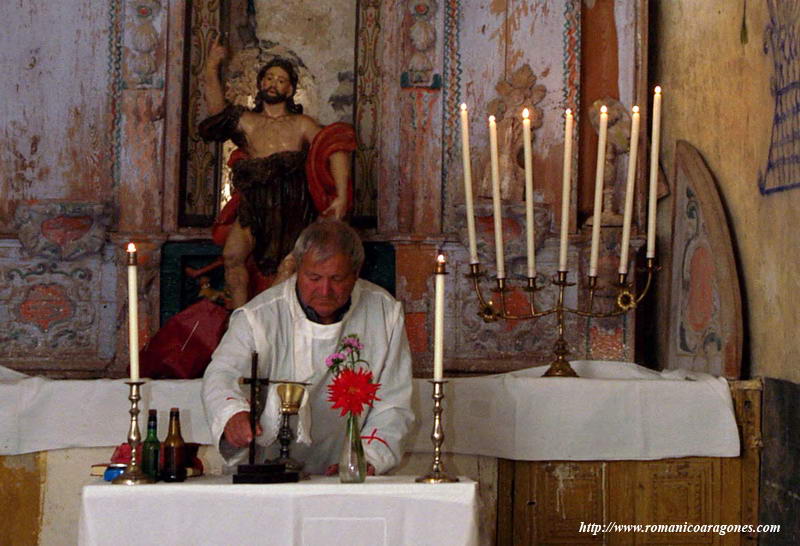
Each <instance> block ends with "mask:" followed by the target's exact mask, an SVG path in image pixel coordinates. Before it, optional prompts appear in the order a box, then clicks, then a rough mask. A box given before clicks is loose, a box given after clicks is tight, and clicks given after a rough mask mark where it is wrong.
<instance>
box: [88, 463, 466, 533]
mask: <svg viewBox="0 0 800 546" xmlns="http://www.w3.org/2000/svg"><path fill="white" fill-rule="evenodd" d="M413 480H414V478H413V477H409V476H375V477H368V478H367V481H366V483H360V484H343V483H339V479H338V478H324V477H319V476H317V477H312V478H311V480H307V481H301V482H300V483H294V484H266V485H254V484H231V483H230V481H231V479H230V477H229V476H228V477H224V476H222V477H220V476H207V477H201V478H192V479H191V480H189V481H187V482H185V483H178V484H174V483H172V484H170V483H157V484H154V485H147V486H137V487H120V486H115V485H110V484H97V485H88V486H86V487H84V488H83V494H82V502H81V519H80V527H79V538H78V544H80V545H85V546H90V545H98V546H106V545H109V544H113V545H114V546H125V545H128V544H130V545H138V544H142V543H147V544H169V545H172V544H185V545H192V546H196V545H205V544H208V545H215V546H216V545H223V544H259V545H275V546H286V545H292V544H298V545H299V544H302V545H304V546H339V545H341V546H360V545H362V544H369V545H370V546H407V545H414V546H424V545H430V546H450V545H452V546H477V544H478V527H477V503H478V499H477V487H476V486H477V484H476V483H475V482H473V481H472V480H469V479H465V478H461V482H459V483H445V484H438V485H430V484H422V483H414V481H413Z"/></svg>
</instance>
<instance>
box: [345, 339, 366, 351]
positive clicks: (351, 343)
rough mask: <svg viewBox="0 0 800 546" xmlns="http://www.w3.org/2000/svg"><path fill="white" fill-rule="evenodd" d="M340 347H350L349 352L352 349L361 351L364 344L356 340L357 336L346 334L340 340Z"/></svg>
mask: <svg viewBox="0 0 800 546" xmlns="http://www.w3.org/2000/svg"><path fill="white" fill-rule="evenodd" d="M342 347H347V348H350V352H352V351H353V350H356V351H361V350H363V349H364V345H362V344H361V342H360V341H359V340H358V336H348V337H346V338H344V339H343V340H342Z"/></svg>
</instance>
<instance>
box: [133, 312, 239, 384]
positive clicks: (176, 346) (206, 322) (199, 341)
mask: <svg viewBox="0 0 800 546" xmlns="http://www.w3.org/2000/svg"><path fill="white" fill-rule="evenodd" d="M228 315H229V312H228V310H227V309H225V308H224V307H222V306H220V305H217V304H214V303H211V302H210V301H208V300H206V299H203V300H200V301H199V302H197V303H195V304H192V305H190V306H189V307H187V308H186V309H184V310H183V311H181V312H180V313H178V314H176V315H175V316H173V317H172V318H171V319H169V320H168V321H167V322H166V324H164V326H162V327H161V329H160V330H159V331H158V332H156V335H155V336H153V339H151V340H150V342H149V343H148V344H147V345H146V346H145V348H144V349H142V350H141V351H140V352H139V366H140V373H141V375H142V377H149V378H151V379H196V378H198V377H202V376H203V372H205V369H206V366H208V363H209V362H211V353H213V352H214V349H216V347H217V345H218V344H219V340H220V339H222V335H223V334H224V333H225V329H226V328H227V326H228Z"/></svg>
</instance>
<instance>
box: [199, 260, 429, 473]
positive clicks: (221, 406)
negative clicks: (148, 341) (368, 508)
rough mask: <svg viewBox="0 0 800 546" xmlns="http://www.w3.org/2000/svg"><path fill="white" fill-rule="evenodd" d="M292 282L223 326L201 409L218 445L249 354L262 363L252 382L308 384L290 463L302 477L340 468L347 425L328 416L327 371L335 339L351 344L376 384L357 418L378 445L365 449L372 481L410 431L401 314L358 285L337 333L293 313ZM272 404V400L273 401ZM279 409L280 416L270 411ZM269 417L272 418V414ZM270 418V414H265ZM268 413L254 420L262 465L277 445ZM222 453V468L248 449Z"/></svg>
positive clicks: (237, 401)
mask: <svg viewBox="0 0 800 546" xmlns="http://www.w3.org/2000/svg"><path fill="white" fill-rule="evenodd" d="M295 283H296V277H294V276H293V277H291V278H290V279H288V280H287V281H285V282H283V283H281V284H279V285H277V286H274V287H272V288H270V289H269V290H266V291H264V292H262V293H261V294H259V295H258V296H256V297H255V298H253V299H252V300H251V301H249V302H248V303H247V304H246V305H244V306H242V307H240V308H238V309H237V310H236V311H234V313H233V315H231V321H230V326H229V328H228V331H227V332H226V333H225V336H224V337H223V338H222V341H221V342H220V344H219V346H218V347H217V350H216V351H214V355H213V358H212V360H211V364H210V365H209V366H208V368H207V369H206V373H205V376H204V378H203V402H204V404H205V409H206V415H207V416H208V421H209V424H210V426H211V436H212V438H213V439H214V443H215V444H216V443H217V442H218V441H220V440H221V438H222V436H223V432H224V428H225V424H226V423H227V422H228V420H229V419H230V418H231V417H232V416H233V415H234V414H236V413H238V412H240V411H247V410H248V409H249V405H248V402H247V400H246V399H245V398H244V396H242V392H241V388H240V387H239V385H238V381H239V378H240V377H247V376H249V375H250V362H251V354H252V352H253V351H255V352H257V353H258V357H259V372H258V373H259V377H262V378H266V377H268V378H269V379H270V380H271V381H279V380H286V381H300V382H307V383H310V385H309V386H308V387H306V397H305V401H306V403H305V404H304V406H303V407H301V410H300V415H299V419H298V420H299V425H298V426H299V431H300V433H299V435H298V436H299V437H298V440H300V443H296V444H293V446H292V457H293V458H295V459H299V460H301V461H304V462H305V465H306V466H305V470H306V471H309V472H312V473H321V472H324V471H325V469H326V468H327V467H328V466H329V465H330V464H333V463H337V462H338V460H339V452H340V451H341V448H342V443H343V441H344V438H345V433H344V430H345V429H344V423H345V418H344V417H341V416H340V412H339V410H333V409H331V405H332V404H331V402H329V401H328V400H327V398H328V391H327V386H328V385H329V384H330V383H331V380H332V379H333V377H332V375H331V373H330V372H329V370H328V367H327V366H326V364H325V360H326V358H327V357H328V356H329V355H330V354H331V353H334V352H336V351H337V347H338V345H339V342H340V341H341V339H342V338H344V337H346V336H349V335H351V334H356V335H358V337H359V339H360V340H361V343H362V344H363V345H364V349H363V350H362V351H361V358H362V359H363V360H366V361H367V362H368V363H369V370H370V371H372V373H373V376H374V379H373V380H374V381H375V382H376V383H380V389H379V390H378V397H379V398H380V400H379V401H376V402H375V403H374V405H373V407H371V408H370V407H366V408H365V409H364V411H363V413H362V414H361V427H362V428H361V430H362V434H363V435H367V436H371V435H373V431H374V433H375V435H377V436H378V437H380V438H381V439H382V440H383V441H382V442H381V441H377V440H373V441H368V442H365V445H364V451H365V455H366V457H367V461H368V462H370V463H371V464H372V465H373V466H374V467H375V471H376V472H377V473H378V474H382V473H384V472H386V471H388V470H389V469H391V468H392V467H394V466H395V465H397V463H398V462H399V461H400V458H401V457H402V456H403V453H404V447H405V446H404V439H405V437H406V436H407V435H408V432H409V430H410V428H411V426H412V424H413V422H414V414H413V413H412V411H411V390H412V381H411V352H410V351H409V347H408V340H407V338H406V333H405V326H404V314H403V309H402V306H401V304H400V303H399V302H398V301H397V300H395V299H394V298H393V297H392V296H391V295H390V294H389V293H388V292H386V291H385V290H384V289H382V288H380V287H378V286H376V285H374V284H372V283H370V282H368V281H365V280H362V279H359V280H358V281H356V284H355V286H354V288H353V292H352V294H351V296H350V308H349V309H348V310H347V312H346V313H345V314H344V316H343V317H342V320H341V321H339V322H336V323H334V324H318V323H315V322H312V321H311V320H309V319H308V318H307V317H306V315H305V313H304V312H303V309H302V308H301V307H300V302H299V301H298V298H297V294H296V290H295ZM270 394H271V395H272V398H271V399H270V398H268V399H267V404H268V405H269V403H270V400H271V401H272V403H273V404H274V403H275V402H276V396H275V393H274V392H270ZM275 407H277V406H275ZM275 407H273V408H272V409H273V410H274V409H275ZM268 409H269V408H268ZM276 416H277V413H276V412H275V411H265V412H263V413H262V416H261V421H260V423H261V426H262V428H263V434H262V435H261V436H259V437H258V438H257V439H256V442H257V443H258V444H259V445H261V446H264V447H267V449H266V450H264V455H266V456H267V457H275V456H276V455H277V454H278V448H279V445H278V444H277V441H276V437H277V433H278V420H277V419H276V418H275V417H276ZM220 448H221V449H220V452H221V454H222V456H223V457H224V458H225V459H226V461H227V462H228V463H229V464H235V463H239V462H244V460H245V458H246V456H247V450H246V449H239V450H235V451H234V449H233V447H232V446H230V445H229V444H227V442H221V445H220Z"/></svg>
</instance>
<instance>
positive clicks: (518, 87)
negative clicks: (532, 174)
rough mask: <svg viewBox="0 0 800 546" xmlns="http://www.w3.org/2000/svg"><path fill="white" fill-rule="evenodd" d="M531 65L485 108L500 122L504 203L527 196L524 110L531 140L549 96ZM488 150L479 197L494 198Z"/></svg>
mask: <svg viewBox="0 0 800 546" xmlns="http://www.w3.org/2000/svg"><path fill="white" fill-rule="evenodd" d="M536 80H537V78H536V75H535V74H534V73H533V70H532V69H531V66H530V65H529V64H527V63H526V64H524V65H522V66H521V67H519V68H518V69H517V70H515V71H514V72H513V73H512V74H511V76H510V77H509V78H508V79H505V80H500V81H499V82H498V83H497V85H496V86H495V90H496V91H497V97H496V98H494V99H493V100H491V101H490V102H489V104H487V105H486V110H487V112H486V115H487V116H494V117H495V120H496V121H497V151H498V160H499V164H500V194H501V196H502V198H503V200H504V201H510V202H512V203H519V202H522V200H523V196H524V194H525V162H524V158H523V155H522V154H523V144H522V111H523V110H524V109H525V108H527V109H528V112H529V113H530V119H531V129H532V131H533V133H532V138H533V140H534V142H535V140H536V129H539V128H540V127H541V126H542V121H543V118H544V114H543V112H542V109H541V108H539V107H538V106H537V105H538V104H539V103H541V102H542V100H543V99H544V97H545V96H546V95H547V88H546V87H545V86H544V85H541V84H537V83H536ZM490 164H491V163H490V160H489V150H488V147H487V149H486V151H485V153H484V156H483V157H482V158H481V163H480V169H481V170H480V172H481V173H482V174H481V176H479V178H478V185H477V191H476V194H477V195H478V196H480V197H488V198H491V196H492V176H491V168H490Z"/></svg>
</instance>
